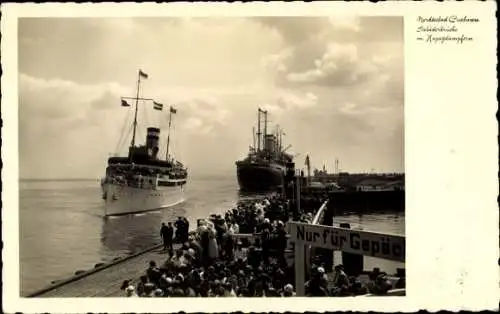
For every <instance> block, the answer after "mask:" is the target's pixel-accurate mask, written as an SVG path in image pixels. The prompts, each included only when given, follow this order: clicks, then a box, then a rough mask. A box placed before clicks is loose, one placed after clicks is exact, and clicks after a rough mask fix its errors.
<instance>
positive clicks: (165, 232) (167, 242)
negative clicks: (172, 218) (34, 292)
mask: <svg viewBox="0 0 500 314" xmlns="http://www.w3.org/2000/svg"><path fill="white" fill-rule="evenodd" d="M160 234H161V238H162V240H163V250H164V251H165V250H167V249H168V250H169V254H170V255H172V252H173V250H174V248H173V246H172V240H173V236H174V228H173V227H172V223H171V222H169V223H168V226H166V225H165V223H162V224H161V231H160Z"/></svg>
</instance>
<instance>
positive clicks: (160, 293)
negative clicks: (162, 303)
mask: <svg viewBox="0 0 500 314" xmlns="http://www.w3.org/2000/svg"><path fill="white" fill-rule="evenodd" d="M153 294H154V297H155V298H160V297H163V290H161V289H160V288H158V289H155V291H154V293H153Z"/></svg>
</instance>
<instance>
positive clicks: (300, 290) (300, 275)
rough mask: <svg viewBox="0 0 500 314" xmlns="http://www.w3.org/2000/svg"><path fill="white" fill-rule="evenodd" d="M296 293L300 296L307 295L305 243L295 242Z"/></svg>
mask: <svg viewBox="0 0 500 314" xmlns="http://www.w3.org/2000/svg"><path fill="white" fill-rule="evenodd" d="M294 252H295V293H296V295H297V296H298V297H303V296H305V289H304V284H305V282H304V280H305V279H304V278H305V276H304V271H305V269H304V266H305V265H304V245H303V244H298V243H295V249H294Z"/></svg>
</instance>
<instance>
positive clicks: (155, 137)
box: [146, 128, 160, 159]
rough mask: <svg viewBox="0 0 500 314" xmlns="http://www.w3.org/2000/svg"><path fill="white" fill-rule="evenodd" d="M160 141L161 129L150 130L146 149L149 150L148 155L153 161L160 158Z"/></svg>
mask: <svg viewBox="0 0 500 314" xmlns="http://www.w3.org/2000/svg"><path fill="white" fill-rule="evenodd" d="M159 141H160V129H159V128H148V134H147V135H146V147H147V149H148V155H149V156H151V157H152V158H153V159H156V158H157V157H158V150H159V147H158V142H159Z"/></svg>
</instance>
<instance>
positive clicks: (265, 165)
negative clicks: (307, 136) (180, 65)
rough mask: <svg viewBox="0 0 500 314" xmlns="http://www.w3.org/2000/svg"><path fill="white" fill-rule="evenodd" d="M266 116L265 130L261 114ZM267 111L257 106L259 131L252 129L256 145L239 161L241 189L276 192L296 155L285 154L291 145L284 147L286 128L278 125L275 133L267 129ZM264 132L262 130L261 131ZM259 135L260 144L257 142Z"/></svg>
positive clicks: (238, 174)
mask: <svg viewBox="0 0 500 314" xmlns="http://www.w3.org/2000/svg"><path fill="white" fill-rule="evenodd" d="M262 116H263V117H264V121H263V122H264V125H263V130H262V129H261V122H262V119H261V117H262ZM267 122H268V121H267V111H264V110H262V109H260V108H259V109H258V118H257V125H258V126H257V133H255V130H254V132H253V135H254V141H253V146H250V149H249V152H248V155H247V156H246V158H244V159H243V160H239V161H237V162H236V170H237V177H238V184H239V187H240V191H243V192H266V191H276V190H277V189H279V188H280V187H282V186H283V184H284V177H285V172H286V169H287V165H288V164H290V163H292V162H293V158H294V157H293V155H291V154H288V153H286V150H288V149H289V148H290V147H291V145H288V146H287V147H286V148H283V146H282V135H284V133H283V130H281V129H280V128H279V127H277V128H276V132H275V133H271V134H268V132H267ZM262 131H263V133H262ZM255 135H257V145H255Z"/></svg>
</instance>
